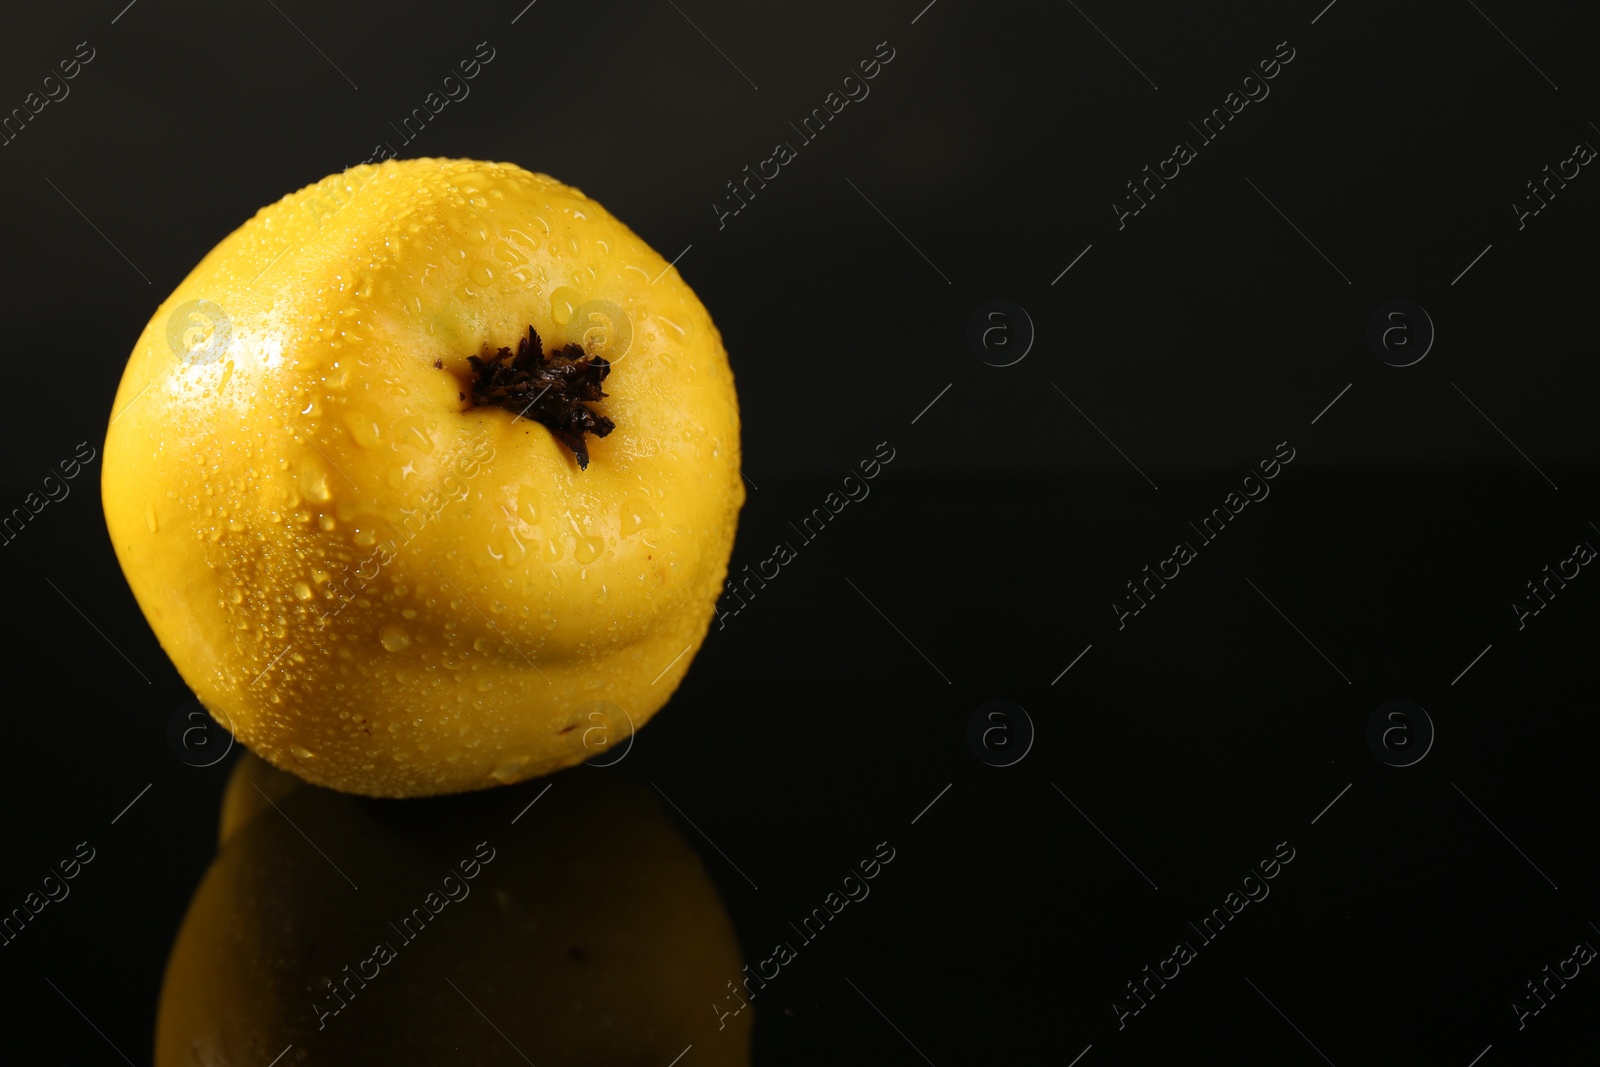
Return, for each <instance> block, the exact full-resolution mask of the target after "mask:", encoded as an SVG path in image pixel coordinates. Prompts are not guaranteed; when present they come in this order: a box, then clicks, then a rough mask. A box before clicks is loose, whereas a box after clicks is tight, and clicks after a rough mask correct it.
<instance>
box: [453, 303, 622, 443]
mask: <svg viewBox="0 0 1600 1067" xmlns="http://www.w3.org/2000/svg"><path fill="white" fill-rule="evenodd" d="M467 362H468V363H469V364H471V366H472V370H473V373H474V375H475V378H474V380H473V383H472V406H473V407H483V406H485V405H488V404H494V405H496V406H499V407H503V408H505V409H506V410H507V411H511V412H515V413H516V414H517V415H518V416H520V417H522V418H525V419H532V420H533V421H534V422H537V423H540V424H541V425H543V426H546V427H548V428H549V430H550V432H551V433H553V434H555V435H556V439H557V440H558V441H560V442H561V443H562V444H564V445H566V446H567V447H568V448H569V449H571V450H572V454H573V455H574V456H576V457H577V458H578V466H579V467H581V468H583V469H585V470H587V469H588V467H589V445H588V440H587V438H586V437H585V436H584V435H585V434H591V433H592V434H594V435H595V436H596V437H604V436H605V435H606V434H608V433H610V432H611V431H612V430H613V429H615V428H616V423H614V422H612V421H611V420H610V419H608V418H606V417H605V416H604V415H601V414H600V413H599V412H597V411H595V410H594V409H592V408H590V407H588V406H587V405H585V403H584V401H586V400H588V401H593V400H602V399H604V398H605V396H606V394H605V393H604V392H602V391H601V390H600V383H601V382H603V381H605V380H606V375H607V374H609V373H611V363H610V361H609V360H607V359H606V358H605V357H604V356H589V355H585V354H584V351H583V346H582V345H567V346H566V347H565V348H562V349H558V350H557V351H554V352H551V353H550V354H549V355H548V356H547V355H545V354H544V346H543V345H542V344H541V343H540V341H539V334H538V332H537V331H535V330H534V328H533V327H532V326H529V327H528V336H526V337H524V338H522V339H521V340H520V341H518V342H517V351H516V353H515V355H513V354H512V351H511V349H509V348H502V349H500V351H498V352H496V353H495V354H494V355H492V356H490V357H488V358H487V359H479V358H478V357H477V356H468V357H467Z"/></svg>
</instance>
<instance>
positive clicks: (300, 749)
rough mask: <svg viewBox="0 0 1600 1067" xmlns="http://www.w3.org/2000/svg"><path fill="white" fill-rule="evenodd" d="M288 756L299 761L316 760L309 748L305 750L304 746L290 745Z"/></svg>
mask: <svg viewBox="0 0 1600 1067" xmlns="http://www.w3.org/2000/svg"><path fill="white" fill-rule="evenodd" d="M289 754H290V755H291V756H293V757H294V758H295V759H301V760H309V759H316V758H317V754H316V753H315V752H313V751H311V750H310V749H309V748H306V747H305V746H304V745H290V746H289Z"/></svg>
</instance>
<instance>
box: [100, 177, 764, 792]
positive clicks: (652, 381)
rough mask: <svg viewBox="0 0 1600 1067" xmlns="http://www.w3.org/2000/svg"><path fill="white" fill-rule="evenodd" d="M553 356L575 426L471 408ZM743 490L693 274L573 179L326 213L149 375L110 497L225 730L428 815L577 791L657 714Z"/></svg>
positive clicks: (240, 234)
mask: <svg viewBox="0 0 1600 1067" xmlns="http://www.w3.org/2000/svg"><path fill="white" fill-rule="evenodd" d="M530 331H531V336H532V339H533V341H534V343H535V344H537V345H539V346H541V347H542V348H543V350H544V352H543V353H541V355H547V354H549V353H555V352H558V351H564V352H565V353H566V354H567V357H568V358H569V363H566V364H563V363H560V361H559V360H553V361H552V362H551V364H550V365H551V366H560V367H580V368H581V367H583V366H587V367H589V368H591V371H592V373H589V378H590V379H594V381H593V383H592V384H593V386H594V387H593V388H590V387H589V386H587V385H585V386H582V387H583V388H585V389H587V390H588V395H589V397H590V398H589V399H587V400H585V401H584V402H583V403H582V405H579V403H578V400H577V399H572V400H571V402H570V403H564V404H558V405H556V408H557V409H559V412H558V414H560V416H561V417H562V418H564V419H566V422H565V423H564V424H563V426H557V427H556V428H555V429H552V426H554V425H555V421H554V418H553V417H550V416H546V417H545V420H544V421H540V415H541V412H544V411H548V410H553V409H551V407H550V404H551V398H550V397H549V396H548V395H546V396H544V397H543V398H542V399H541V398H540V397H537V396H536V397H535V398H534V399H535V401H537V402H538V406H537V407H535V406H534V405H530V406H528V407H524V408H521V409H517V410H514V409H513V407H514V406H513V405H510V404H505V403H475V397H476V398H480V399H481V395H482V391H481V390H479V391H478V393H477V394H475V387H476V386H478V385H479V374H478V370H479V369H480V368H481V367H482V366H483V365H484V364H483V361H484V360H490V361H492V360H493V358H494V356H495V354H496V353H497V352H499V351H500V350H502V349H507V348H516V347H517V346H518V343H519V341H525V339H528V338H529V337H530ZM573 359H576V360H579V361H581V362H571V360H573ZM597 368H598V369H597ZM573 373H574V374H577V373H579V372H577V371H574V372H573ZM600 379H603V394H600V395H602V396H603V399H599V398H595V394H599V388H598V382H599V380H600ZM574 388H575V389H576V388H578V387H576V386H575V387H574ZM576 396H577V394H576V393H575V394H574V397H576ZM580 407H581V409H582V410H581V411H579V413H578V414H574V411H577V410H578V409H579V408H580ZM582 412H587V413H588V414H583V413H582ZM607 423H609V424H611V425H612V426H613V427H614V428H612V429H608V430H606V431H605V433H604V436H601V435H600V431H599V430H598V429H596V427H602V426H604V425H605V424H607ZM574 426H579V427H582V426H587V427H589V430H588V432H587V433H581V432H580V433H578V434H577V444H576V445H575V444H574V440H573V436H574V435H573V427H574ZM580 448H581V452H580ZM584 458H586V459H587V466H584V465H582V464H581V463H580V460H581V459H584ZM738 463H739V416H738V408H737V403H736V399H735V395H734V388H733V378H732V374H731V371H730V369H729V366H728V360H727V356H726V354H725V352H724V350H723V347H722V343H721V338H720V335H719V334H718V332H717V330H716V327H715V326H714V325H713V324H712V322H711V319H710V317H709V315H708V314H707V312H706V310H705V308H704V307H703V306H702V305H701V304H700V302H699V300H698V299H697V298H696V297H695V295H694V293H693V292H692V291H690V289H689V288H688V286H687V285H686V284H685V283H684V282H683V281H682V280H681V278H680V277H679V276H678V274H677V272H676V270H675V269H672V268H670V267H669V266H668V264H667V263H666V262H665V260H663V259H662V257H661V256H659V255H657V254H656V253H655V252H654V251H653V250H651V249H650V248H649V247H648V246H647V245H646V244H645V243H644V242H643V241H641V240H640V239H639V238H638V237H637V236H636V235H634V234H633V233H632V232H631V231H630V230H628V229H627V228H626V227H625V226H624V225H622V224H621V223H620V222H618V221H617V220H615V219H614V218H612V217H611V216H610V215H609V214H608V213H607V212H606V211H605V210H604V209H603V208H602V207H600V206H599V205H598V204H596V203H595V202H594V201H592V200H590V199H588V198H587V197H586V196H584V195H583V194H582V193H580V192H579V191H577V190H576V189H572V188H570V187H568V186H565V185H563V184H561V183H560V182H557V181H555V180H554V179H551V178H548V177H546V176H544V175H538V174H532V173H529V172H527V171H524V170H522V169H520V168H518V167H515V166H510V165H505V164H489V163H478V162H472V161H464V160H427V159H424V160H405V161H391V162H386V163H383V164H380V165H377V166H361V167H355V168H352V169H350V170H349V171H346V172H344V173H342V174H339V175H335V176H332V177H329V178H327V179H325V180H323V181H322V182H319V183H318V184H316V185H313V186H310V187H308V188H306V189H303V190H301V191H300V192H298V193H295V194H293V195H291V196H288V197H286V198H284V199H283V200H281V201H279V202H278V203H276V204H274V205H272V206H270V207H268V208H265V209H263V210H262V211H261V212H260V213H258V214H257V215H256V217H255V218H253V219H252V220H251V221H250V222H248V223H247V224H246V225H245V226H243V227H241V228H240V229H239V230H238V231H236V232H235V233H233V234H231V235H230V236H228V237H227V238H226V239H224V240H223V241H222V243H221V244H219V245H218V246H217V248H216V249H214V250H213V251H212V252H211V253H210V254H209V255H208V256H207V257H206V258H205V259H204V260H203V261H202V262H201V264H200V265H199V266H198V267H197V268H196V269H195V270H194V271H193V273H191V274H190V276H189V277H188V278H186V279H185V280H184V281H183V283H182V284H181V285H179V286H178V288H177V290H176V291H175V292H174V293H173V294H172V295H171V296H170V297H169V298H168V299H167V300H166V301H165V302H164V303H163V304H162V305H161V307H160V308H159V309H158V310H157V312H156V314H155V316H154V317H153V318H152V319H151V321H150V324H149V325H148V326H147V327H146V329H145V331H144V333H143V335H142V336H141V337H140V338H139V341H138V343H137V344H136V345H135V347H134V351H133V354H132V356H131V358H130V359H129V362H128V367H127V370H126V372H125V373H124V377H123V380H122V386H121V389H120V391H119V393H118V395H117V398H116V401H115V403H114V406H113V416H112V421H111V425H110V428H109V430H108V433H107V438H106V447H105V470H104V480H103V492H104V502H105V511H106V521H107V525H108V527H109V529H110V532H111V536H112V540H113V543H114V545H115V548H116V551H117V555H118V558H119V560H120V562H121V564H122V568H123V571H124V574H125V575H126V576H127V578H128V581H129V584H130V585H131V586H132V588H133V591H134V594H135V596H136V597H137V599H138V601H139V604H140V606H141V608H142V609H143V610H144V613H145V616H146V618H147V619H148V621H149V622H150V625H151V626H152V628H153V629H154V630H155V632H156V634H157V636H158V637H159V638H160V640H161V642H162V646H163V648H164V649H165V650H166V652H167V653H168V655H169V656H171V658H172V660H173V662H174V663H175V664H176V665H177V667H178V669H179V671H180V673H181V674H182V675H183V677H184V680H185V681H186V682H187V683H188V684H189V685H190V686H191V687H192V688H193V689H194V691H195V694H196V695H197V696H198V697H199V698H200V700H201V702H202V703H203V704H204V705H205V706H206V707H207V709H208V710H210V711H211V712H212V714H213V715H215V716H216V717H217V718H218V719H219V721H221V722H222V723H223V724H224V725H225V726H227V727H228V728H230V729H231V730H233V731H234V732H235V734H236V735H237V736H238V737H239V739H240V740H241V741H243V742H244V743H245V744H246V745H248V746H249V747H250V748H251V749H253V750H254V751H256V752H257V753H259V754H260V755H262V756H264V757H265V758H267V759H268V760H269V761H271V762H272V763H274V764H275V765H277V766H279V767H281V768H284V769H286V770H290V771H293V772H294V773H296V774H298V775H300V776H302V777H303V778H305V779H307V780H308V781H311V782H314V783H317V784H320V785H326V786H330V787H332V788H336V789H342V790H348V791H352V792H358V793H365V794H369V795H379V796H415V795H426V794H433V793H446V792H458V791H464V790H471V789H479V788H487V787H490V786H493V785H496V784H503V783H506V782H511V781H517V780H520V779H522V778H526V777H530V776H533V775H538V774H544V773H548V772H550V771H553V770H556V769H559V768H561V767H564V766H569V765H571V764H573V763H576V762H578V761H580V760H582V759H584V758H585V757H586V756H588V755H591V754H593V753H594V752H596V751H598V750H599V746H604V745H607V744H614V743H616V742H619V741H621V740H622V739H623V738H625V737H626V736H627V735H628V734H630V733H631V732H632V730H633V729H635V728H637V727H638V726H640V725H642V724H643V723H644V721H645V720H647V719H648V718H649V717H650V716H651V715H653V714H654V713H655V712H656V711H657V710H658V709H659V708H660V707H661V705H662V704H663V703H664V702H665V701H666V699H667V698H668V696H670V694H671V693H672V691H673V689H674V688H675V687H676V685H677V684H678V682H679V681H680V680H681V679H682V677H683V674H684V672H685V671H686V670H687V669H688V666H689V663H690V661H691V660H692V659H693V652H694V650H695V649H697V648H698V646H699V644H700V642H701V641H702V640H703V639H704V636H705V633H706V629H707V626H708V623H709V620H710V617H711V613H712V605H713V603H714V601H715V599H716V597H717V595H718V593H719V592H720V589H721V585H722V581H723V578H724V575H725V571H726V565H727V559H728V555H729V552H730V550H731V545H732V540H733V534H734V526H735V522H736V519H737V516H738V511H739V508H740V506H741V504H742V503H743V500H744V490H743V485H742V482H741V478H740V474H739V467H738ZM597 709H598V710H597Z"/></svg>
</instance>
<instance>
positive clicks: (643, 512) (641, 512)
mask: <svg viewBox="0 0 1600 1067" xmlns="http://www.w3.org/2000/svg"><path fill="white" fill-rule="evenodd" d="M621 519H622V536H623V537H631V536H633V535H634V534H636V533H638V532H639V531H640V530H644V529H647V528H649V527H652V526H654V525H656V524H657V523H658V522H660V521H661V515H660V514H659V513H658V512H657V511H656V509H655V507H654V506H653V505H652V504H651V503H650V502H649V501H648V500H645V499H644V498H643V497H639V496H630V497H628V498H627V499H626V500H624V501H623V502H622V511H621Z"/></svg>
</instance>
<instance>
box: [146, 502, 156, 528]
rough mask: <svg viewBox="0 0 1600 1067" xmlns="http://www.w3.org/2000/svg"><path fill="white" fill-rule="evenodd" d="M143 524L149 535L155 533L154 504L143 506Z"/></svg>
mask: <svg viewBox="0 0 1600 1067" xmlns="http://www.w3.org/2000/svg"><path fill="white" fill-rule="evenodd" d="M144 524H145V526H146V527H148V528H149V530H150V532H151V533H155V532H156V508H155V505H154V504H146V505H145V506H144Z"/></svg>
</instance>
